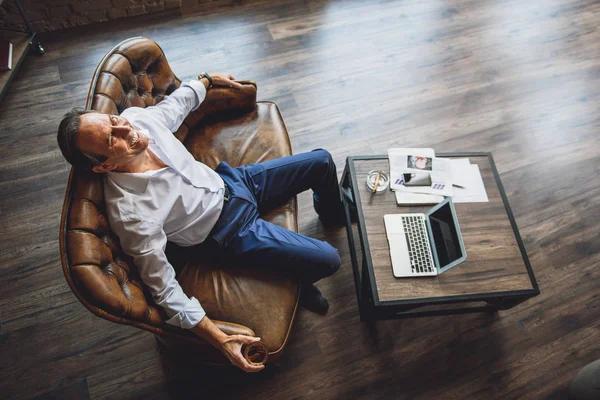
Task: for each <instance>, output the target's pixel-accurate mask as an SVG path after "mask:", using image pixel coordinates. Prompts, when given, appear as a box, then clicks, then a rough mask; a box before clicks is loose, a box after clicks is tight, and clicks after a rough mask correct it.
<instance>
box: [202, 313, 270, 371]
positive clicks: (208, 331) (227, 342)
mask: <svg viewBox="0 0 600 400" xmlns="http://www.w3.org/2000/svg"><path fill="white" fill-rule="evenodd" d="M191 331H192V332H194V333H195V334H196V335H198V336H200V337H201V338H203V339H204V340H206V341H207V342H208V343H210V344H211V345H213V346H214V347H216V348H217V349H219V350H221V351H222V352H223V354H225V356H226V357H227V358H228V359H229V361H231V363H232V364H233V365H235V366H236V367H239V368H241V369H242V370H244V371H246V372H258V371H262V370H263V369H264V368H265V366H264V365H252V364H250V363H249V362H248V361H246V359H245V358H244V356H243V355H242V345H243V344H250V343H253V342H258V341H259V340H260V338H257V337H252V336H245V335H227V334H225V332H223V331H222V330H220V329H219V328H217V326H216V325H215V324H214V323H213V322H212V321H211V320H210V318H208V317H207V316H204V318H202V320H201V321H200V322H199V323H198V325H196V326H195V327H193V328H192V329H191Z"/></svg>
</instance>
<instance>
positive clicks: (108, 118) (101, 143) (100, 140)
mask: <svg viewBox="0 0 600 400" xmlns="http://www.w3.org/2000/svg"><path fill="white" fill-rule="evenodd" d="M77 147H78V148H79V150H81V151H84V152H86V153H91V154H97V155H99V156H104V157H106V161H104V162H103V163H102V165H101V166H100V167H101V169H102V171H96V172H105V171H104V170H113V169H115V168H118V167H119V166H122V165H124V164H127V163H128V162H129V161H131V160H133V159H134V158H135V157H136V156H138V155H140V154H142V153H143V152H145V151H146V149H147V148H148V137H147V136H146V135H144V134H143V133H141V132H138V131H137V130H136V129H135V128H134V127H132V126H131V124H130V123H129V121H127V119H125V118H123V117H120V116H117V115H108V114H100V113H90V114H83V115H81V116H80V124H79V134H78V135H77ZM94 170H96V169H94Z"/></svg>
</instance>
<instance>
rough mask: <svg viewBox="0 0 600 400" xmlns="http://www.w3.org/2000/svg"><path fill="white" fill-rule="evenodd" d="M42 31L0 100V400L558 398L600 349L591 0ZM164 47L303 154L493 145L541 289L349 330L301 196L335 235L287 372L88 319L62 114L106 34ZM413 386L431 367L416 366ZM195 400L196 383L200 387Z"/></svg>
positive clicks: (328, 0)
mask: <svg viewBox="0 0 600 400" xmlns="http://www.w3.org/2000/svg"><path fill="white" fill-rule="evenodd" d="M236 3H238V4H236V5H232V6H223V7H219V8H215V9H213V10H211V11H210V12H199V13H195V14H185V15H183V16H181V15H179V13H178V12H167V13H162V14H160V13H159V14H156V15H147V16H143V17H136V18H132V19H129V18H128V19H123V20H120V21H113V22H109V23H102V24H96V25H90V26H85V27H80V28H74V29H70V30H66V31H62V32H54V33H52V34H46V35H45V36H44V37H42V40H43V43H44V46H45V48H46V50H47V52H46V54H45V55H44V56H41V57H38V56H36V55H34V54H29V55H28V56H27V57H26V58H25V60H24V61H23V64H22V66H21V68H20V69H19V71H18V73H17V74H16V75H15V77H14V80H13V82H12V83H11V85H10V87H9V88H8V91H7V92H6V95H5V97H4V99H3V101H2V104H1V105H0V155H1V156H0V191H1V193H2V196H1V198H0V224H1V225H2V230H0V257H1V259H0V277H1V282H2V290H1V291H0V352H1V353H2V357H1V358H0V360H1V361H0V376H2V380H1V381H0V393H2V394H3V395H4V397H6V398H10V399H20V398H32V397H35V396H40V398H51V397H52V396H54V397H63V398H67V397H71V398H78V397H79V398H86V396H88V395H89V397H90V398H116V399H122V398H140V397H144V398H157V399H159V398H160V399H162V398H182V397H183V398H187V397H206V398H209V397H214V398H233V399H237V398H247V399H258V398H261V399H262V398H311V399H312V398H319V399H337V398H356V399H373V398H423V399H430V398H473V399H517V398H533V399H537V398H547V397H551V396H555V397H557V396H561V395H564V393H565V390H566V387H567V385H568V382H569V381H570V380H571V379H572V378H573V377H574V376H575V374H576V373H577V371H578V370H579V369H580V368H581V367H583V366H584V365H585V364H587V363H589V362H591V361H593V360H594V359H598V358H600V353H599V350H598V346H597V345H596V343H597V341H598V340H597V338H598V336H599V335H598V334H599V332H598V329H599V325H598V321H599V320H600V304H599V298H598V295H597V293H599V292H600V272H599V271H600V270H599V269H598V263H599V262H600V256H599V255H600V241H598V239H597V238H598V237H600V226H599V225H598V223H597V217H596V216H597V215H600V184H599V183H598V182H599V181H598V179H597V177H598V175H599V172H600V170H599V167H598V166H599V165H600V144H599V142H598V132H599V128H600V117H599V116H598V109H600V46H598V43H600V28H599V26H598V19H599V18H600V4H599V3H598V2H597V1H593V0H581V1H576V0H550V1H533V2H521V1H517V0H508V1H505V2H485V1H476V0H460V1H455V2H450V3H449V2H421V1H418V0H408V1H402V2H391V1H381V0H368V1H359V0H350V1H348V0H344V1H341V0H311V1H305V2H298V1H293V0H281V1H277V2H273V1H267V0H248V1H244V2H236ZM138 35H144V36H147V37H150V38H152V39H154V40H156V41H157V42H158V43H159V44H160V45H161V47H162V48H163V49H164V50H165V52H166V55H167V58H168V60H169V62H170V64H171V67H172V69H173V70H174V71H175V73H176V74H177V75H178V76H179V77H180V78H182V79H187V78H192V77H194V76H195V75H196V74H197V73H199V72H202V71H204V70H207V71H209V72H210V71H223V70H225V71H229V72H231V73H232V74H233V75H234V76H235V77H237V78H240V79H253V80H255V81H257V83H258V89H259V92H258V97H259V99H263V100H274V101H276V102H277V103H278V104H279V106H280V108H281V111H282V114H283V116H284V119H285V121H286V125H287V127H288V130H289V131H290V134H291V140H292V145H293V149H294V151H295V152H296V153H298V152H302V151H309V150H312V149H314V148H319V147H324V148H327V149H328V150H330V151H331V153H332V154H333V157H334V160H335V162H336V164H337V165H338V174H341V172H342V171H341V168H342V167H343V165H344V162H345V158H346V156H348V155H357V154H385V153H386V150H387V148H388V147H433V148H434V149H435V150H436V152H438V153H442V152H453V151H491V152H492V153H493V154H494V159H495V162H496V165H497V167H498V170H499V172H500V174H501V178H502V181H503V183H504V187H505V189H506V192H507V195H508V198H509V200H510V204H511V206H512V209H513V212H514V214H515V218H516V221H517V224H518V226H519V229H520V232H521V235H522V237H523V240H524V242H525V246H526V248H527V252H528V254H529V256H530V260H531V264H532V266H533V269H534V271H535V273H536V278H537V280H538V283H539V285H540V288H541V291H542V293H541V294H540V295H539V296H537V297H535V298H533V299H530V300H528V301H526V302H525V303H523V304H521V305H519V306H517V307H515V308H513V309H511V310H507V311H504V312H500V313H498V314H493V315H488V314H483V315H458V316H445V317H436V318H420V319H414V320H396V321H379V322H377V323H374V324H363V323H361V322H360V321H359V318H358V308H357V303H356V296H355V289H354V281H353V274H352V270H351V266H350V255H349V249H348V245H347V239H346V233H345V229H344V228H343V227H339V228H327V229H326V228H324V227H323V226H322V225H321V224H320V223H319V221H318V219H317V216H316V214H315V213H314V211H313V210H312V202H311V197H310V194H308V193H306V194H302V195H300V196H299V210H300V229H301V232H302V233H305V234H307V235H311V236H314V237H317V238H319V239H323V240H328V241H329V242H330V243H331V244H332V245H333V246H335V247H337V248H338V249H339V252H340V256H341V258H342V263H343V265H342V269H341V270H340V271H339V272H338V273H337V274H336V275H334V276H332V277H331V278H329V279H327V280H325V281H323V282H320V283H319V287H321V288H322V290H323V291H324V293H325V294H326V295H327V296H328V298H329V300H330V303H331V308H330V311H329V313H328V315H327V316H325V317H321V316H317V315H314V314H311V313H309V312H306V311H303V310H300V312H299V313H298V316H297V319H296V321H295V324H294V328H293V330H292V332H291V335H290V338H289V342H288V346H287V348H286V349H285V353H284V354H283V356H282V358H281V366H280V367H272V366H271V367H269V368H268V369H267V370H266V371H264V372H263V373H260V374H258V375H251V376H249V375H244V374H242V373H240V372H238V371H236V370H232V369H207V368H201V367H199V366H196V365H194V364H193V363H190V362H189V361H188V360H183V359H178V358H175V359H173V358H171V357H166V356H165V355H161V354H160V353H159V352H157V351H156V345H155V341H154V339H153V338H152V336H151V335H150V334H148V333H146V332H142V331H139V330H137V329H135V328H132V327H128V326H120V325H116V324H113V323H109V322H107V321H103V320H101V319H99V318H96V317H94V316H93V315H92V314H91V313H90V312H89V311H87V310H86V309H85V308H84V307H83V306H82V305H81V304H79V302H78V300H77V299H76V298H75V296H73V295H72V294H71V293H70V292H69V289H68V287H67V285H66V282H65V280H64V276H63V273H62V268H61V263H60V259H59V253H58V236H57V235H58V226H59V221H60V211H61V206H62V199H63V196H64V190H65V187H66V181H67V174H68V166H67V164H66V163H65V161H64V160H62V157H61V155H60V152H59V150H58V147H57V145H56V139H55V135H56V128H57V126H58V123H59V121H60V118H61V116H62V114H63V113H65V112H66V111H68V110H69V109H70V108H71V107H72V106H83V104H84V102H85V98H86V95H87V90H88V87H89V83H90V82H89V80H90V78H91V76H92V73H93V70H94V68H95V67H96V65H97V63H98V62H99V60H100V59H101V57H102V56H103V55H104V54H105V53H106V52H107V51H108V50H109V49H110V48H111V47H112V46H114V45H115V44H117V43H119V42H120V41H121V40H123V39H126V38H128V37H132V36H138ZM425 377H426V378H425ZM199 391H202V393H201V394H200V392H199Z"/></svg>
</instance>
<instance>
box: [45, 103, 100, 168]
mask: <svg viewBox="0 0 600 400" xmlns="http://www.w3.org/2000/svg"><path fill="white" fill-rule="evenodd" d="M97 112H98V111H95V110H84V109H81V108H73V109H72V110H71V111H69V112H68V113H66V114H65V116H64V117H63V119H62V121H60V125H59V126H58V134H57V136H56V139H57V140H58V146H59V147H60V151H61V152H62V154H63V156H64V157H65V158H66V159H67V161H68V162H69V163H71V165H72V166H74V167H76V168H82V169H90V168H92V167H94V166H96V165H98V164H101V163H102V162H104V161H105V160H106V158H105V157H102V156H99V155H97V154H91V153H87V152H85V151H81V150H79V148H78V147H77V135H78V134H79V127H80V125H81V119H80V117H81V116H82V115H83V114H91V113H97Z"/></svg>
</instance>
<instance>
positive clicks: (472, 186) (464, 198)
mask: <svg viewBox="0 0 600 400" xmlns="http://www.w3.org/2000/svg"><path fill="white" fill-rule="evenodd" d="M469 167H470V168H469V169H470V171H469V174H468V175H466V176H468V179H467V180H466V185H465V187H464V188H460V187H455V188H454V196H453V197H452V201H453V202H454V203H487V202H488V201H489V199H488V196H487V193H486V191H485V185H484V184H483V179H482V178H481V172H480V171H479V165H477V164H472V165H470V166H469Z"/></svg>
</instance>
